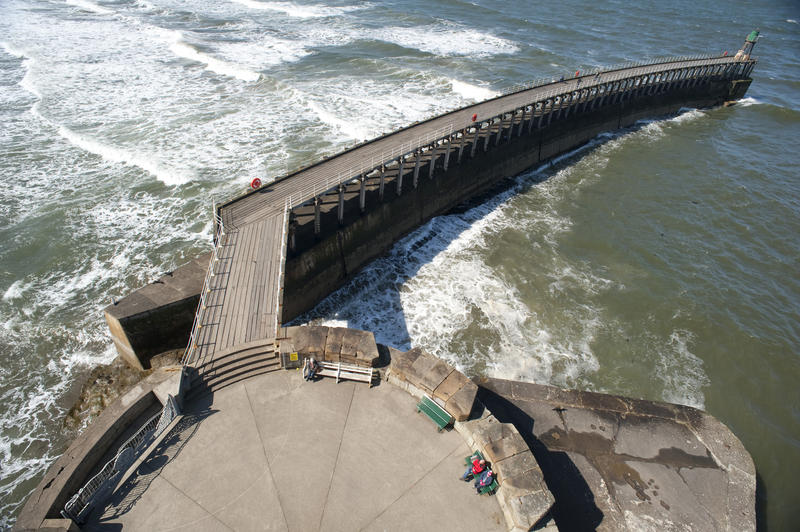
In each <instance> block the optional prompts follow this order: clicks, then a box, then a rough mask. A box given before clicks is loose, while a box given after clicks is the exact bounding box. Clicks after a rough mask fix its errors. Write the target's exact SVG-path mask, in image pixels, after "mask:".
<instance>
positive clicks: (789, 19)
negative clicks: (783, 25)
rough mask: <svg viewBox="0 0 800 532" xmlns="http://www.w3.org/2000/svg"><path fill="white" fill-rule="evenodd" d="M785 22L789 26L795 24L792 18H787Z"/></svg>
mask: <svg viewBox="0 0 800 532" xmlns="http://www.w3.org/2000/svg"><path fill="white" fill-rule="evenodd" d="M786 22H788V23H789V24H797V21H796V20H795V19H793V18H787V19H786Z"/></svg>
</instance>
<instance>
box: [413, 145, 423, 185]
mask: <svg viewBox="0 0 800 532" xmlns="http://www.w3.org/2000/svg"><path fill="white" fill-rule="evenodd" d="M416 154H417V157H416V161H414V188H417V183H418V182H419V165H420V163H421V162H422V148H420V149H418V150H417V151H416Z"/></svg>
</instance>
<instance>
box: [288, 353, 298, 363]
mask: <svg viewBox="0 0 800 532" xmlns="http://www.w3.org/2000/svg"><path fill="white" fill-rule="evenodd" d="M289 360H291V361H292V362H297V352H294V353H289Z"/></svg>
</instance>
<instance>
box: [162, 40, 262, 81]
mask: <svg viewBox="0 0 800 532" xmlns="http://www.w3.org/2000/svg"><path fill="white" fill-rule="evenodd" d="M169 49H170V50H172V52H173V53H174V54H175V55H177V56H179V57H183V58H184V59H189V60H190V61H196V62H198V63H203V64H204V65H206V70H210V71H211V72H215V73H217V74H222V75H223V76H230V77H232V78H237V79H240V80H242V81H258V79H259V78H260V77H261V75H260V74H259V73H258V72H253V71H252V70H248V69H246V68H244V67H242V66H241V65H237V64H234V63H230V62H228V61H223V60H221V59H217V58H216V57H213V56H211V55H209V54H206V53H203V52H200V51H199V50H198V49H197V48H195V47H194V46H192V45H191V44H189V43H187V42H186V41H184V40H183V39H182V37H178V38H176V40H175V41H174V42H173V43H172V44H171V45H170V47H169Z"/></svg>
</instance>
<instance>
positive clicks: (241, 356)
mask: <svg viewBox="0 0 800 532" xmlns="http://www.w3.org/2000/svg"><path fill="white" fill-rule="evenodd" d="M280 368H281V362H280V357H279V356H278V353H277V352H276V349H275V340H274V339H272V338H269V339H266V340H256V341H253V342H248V343H245V344H239V345H237V346H234V347H232V348H229V349H226V350H224V351H220V352H219V353H215V354H214V358H213V359H212V360H209V361H206V362H203V363H201V364H198V365H197V366H195V367H194V368H192V376H191V379H190V381H189V382H190V387H189V391H188V393H187V394H186V399H188V400H193V399H197V398H198V397H202V396H204V395H208V394H210V393H213V392H215V391H217V390H219V389H221V388H224V387H225V386H230V385H231V384H235V383H237V382H241V381H243V380H246V379H249V378H251V377H255V376H257V375H263V374H264V373H269V372H271V371H276V370H278V369H280Z"/></svg>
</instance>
